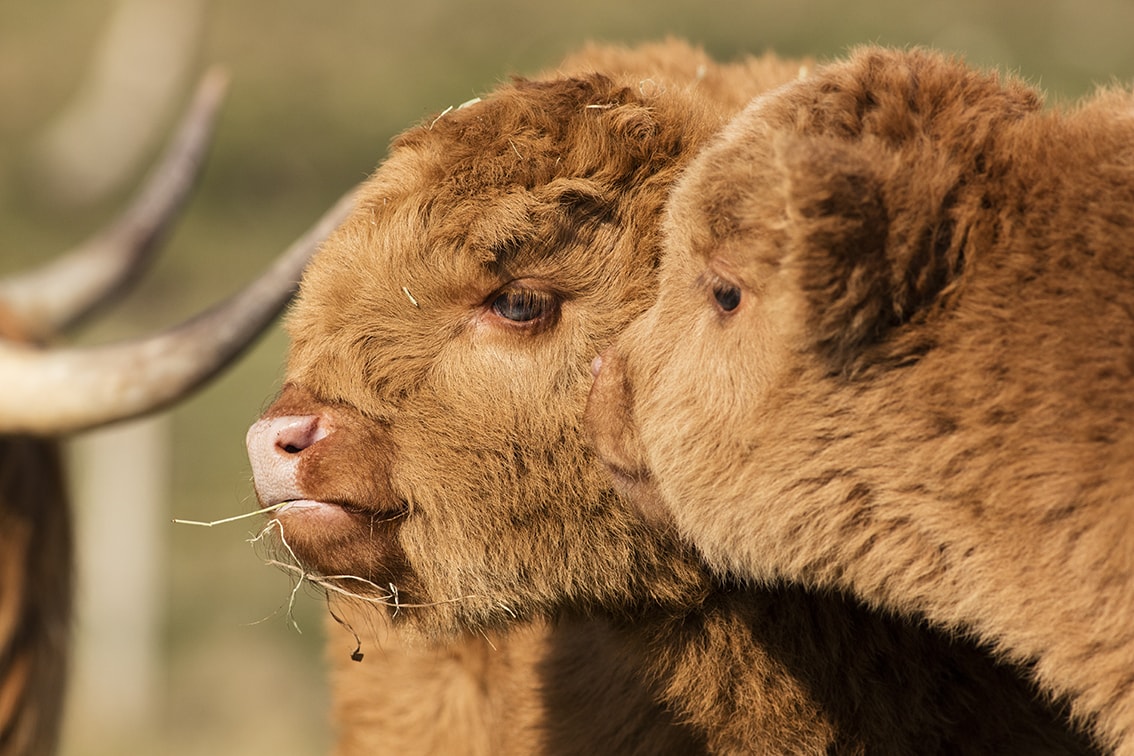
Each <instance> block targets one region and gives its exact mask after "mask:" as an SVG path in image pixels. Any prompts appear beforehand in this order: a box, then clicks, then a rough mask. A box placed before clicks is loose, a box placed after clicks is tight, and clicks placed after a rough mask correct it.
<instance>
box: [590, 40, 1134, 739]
mask: <svg viewBox="0 0 1134 756" xmlns="http://www.w3.org/2000/svg"><path fill="white" fill-rule="evenodd" d="M667 233H668V243H667V256H666V260H665V264H664V268H663V272H662V276H661V279H662V281H661V295H660V297H659V300H658V302H657V304H656V305H655V306H654V307H653V308H652V309H651V310H650V311H649V312H648V313H647V314H646V315H645V316H644V317H643V318H641V319H640V320H639V321H638V322H637V323H635V324H634V325H633V326H632V327H631V328H630V329H628V330H627V332H626V334H625V335H624V337H623V338H622V339H621V340H620V341H619V343H618V346H617V348H616V349H615V350H612V351H611V352H610V353H608V354H606V355H605V356H604V359H603V362H602V370H601V371H600V373H599V376H598V379H597V381H596V384H595V387H594V391H593V394H592V407H591V419H592V421H593V423H594V434H595V440H596V442H597V443H598V444H599V447H600V449H601V450H602V452H603V453H604V455H605V456H606V457H607V458H608V460H609V461H610V462H611V463H612V464H613V465H614V467H615V468H616V469H617V471H618V472H619V474H620V475H621V476H623V477H624V478H625V479H626V480H627V481H632V482H633V483H634V485H635V486H637V488H638V490H639V494H640V499H641V501H642V502H643V504H644V506H645V507H646V511H648V512H651V513H654V515H655V517H656V518H658V519H659V520H660V521H665V522H673V523H674V524H675V525H676V528H677V529H678V531H680V533H681V534H682V535H683V536H685V537H686V538H687V539H689V540H690V541H691V542H693V543H694V544H695V545H697V546H698V547H699V548H700V549H701V550H702V551H703V553H704V554H705V555H706V556H707V557H708V559H709V561H710V562H711V563H712V564H713V565H714V566H715V567H716V568H717V569H718V570H719V571H721V572H722V573H726V574H729V575H737V576H742V577H745V578H748V579H751V580H755V581H758V582H761V583H762V582H764V581H768V580H781V579H790V580H792V581H796V582H798V583H799V584H801V585H804V586H808V587H811V588H822V589H836V590H847V591H850V592H852V593H853V594H854V595H856V596H858V597H861V598H862V599H864V600H866V601H868V602H869V603H871V604H872V605H875V606H879V607H884V608H886V609H889V610H892V611H897V612H901V613H902V614H903V615H905V616H910V617H925V618H926V619H928V620H929V621H930V622H932V623H934V624H935V625H937V626H939V627H941V628H944V629H947V630H955V631H961V632H964V633H968V634H973V635H975V637H977V638H978V639H979V640H981V641H983V642H986V643H990V644H993V646H994V647H995V648H996V650H997V651H998V653H1000V654H1001V655H1003V656H1004V657H1006V658H1008V659H1011V660H1013V661H1015V662H1018V663H1027V664H1029V665H1032V666H1031V668H1032V670H1033V673H1034V677H1035V680H1036V681H1037V682H1038V683H1039V685H1040V686H1041V687H1042V689H1043V690H1045V691H1046V692H1048V693H1049V694H1050V695H1053V696H1057V697H1062V698H1066V699H1067V700H1069V701H1070V703H1071V706H1072V710H1073V712H1074V715H1075V716H1076V717H1077V718H1078V719H1079V720H1080V721H1082V722H1084V723H1086V724H1088V725H1090V726H1091V727H1092V729H1093V731H1094V732H1095V733H1096V734H1097V736H1098V737H1099V740H1100V742H1102V743H1103V744H1105V745H1106V746H1107V747H1113V748H1114V749H1116V752H1117V753H1122V754H1131V753H1134V498H1132V496H1131V484H1132V483H1134V467H1132V466H1131V464H1132V460H1134V97H1132V96H1131V95H1130V93H1128V92H1117V91H1114V92H1102V93H1099V94H1098V95H1096V96H1095V97H1093V98H1091V99H1090V100H1088V101H1086V102H1085V103H1083V104H1082V105H1081V106H1079V107H1077V108H1074V109H1068V110H1056V111H1050V112H1045V111H1043V110H1041V101H1040V98H1039V96H1038V95H1037V94H1036V93H1035V92H1034V91H1033V90H1032V89H1030V88H1029V87H1027V86H1025V85H1024V84H1022V83H1021V82H1019V81H1017V80H1015V79H1012V78H999V77H997V76H995V75H991V74H985V73H980V72H977V71H974V70H972V69H970V68H968V67H966V66H965V65H963V64H962V63H960V62H958V61H955V60H952V59H948V58H945V57H943V56H939V55H936V54H933V53H929V52H925V51H917V50H914V51H888V50H880V49H871V48H867V49H863V50H859V51H857V52H856V53H855V54H854V55H852V56H851V57H850V58H849V59H848V60H846V61H843V62H838V63H833V64H831V65H828V66H824V67H822V68H820V69H819V70H818V71H817V72H816V73H815V74H814V75H813V76H811V77H809V78H807V79H806V80H803V81H801V82H797V83H795V84H792V85H789V86H787V87H785V88H783V89H781V90H778V91H776V92H773V93H771V94H769V95H767V96H765V97H761V98H759V99H757V100H756V101H755V102H754V103H753V104H752V106H750V107H749V108H748V109H747V110H746V111H745V112H744V113H743V114H741V115H740V116H738V117H737V119H736V120H735V121H734V122H733V123H732V124H730V126H729V127H728V128H727V129H726V130H725V131H724V132H723V134H722V137H721V138H720V139H719V140H717V141H716V142H715V143H714V144H713V145H712V146H711V147H709V148H707V149H706V150H705V151H704V153H703V154H702V155H701V156H700V157H699V158H698V160H697V161H696V164H695V165H694V166H692V167H691V168H690V170H689V171H688V173H687V175H686V176H685V178H684V180H683V181H682V183H681V184H680V186H679V187H678V188H677V189H676V190H675V192H674V195H673V198H672V201H671V204H670V207H669V223H668V227H667ZM729 287H736V288H737V289H738V290H739V292H740V295H741V299H740V304H739V306H737V307H736V308H735V309H732V310H731V311H729V310H728V309H727V308H722V307H721V306H720V304H719V301H718V295H719V294H721V293H722V292H727V290H728V289H729ZM724 299H725V300H726V301H727V297H725V298H724Z"/></svg>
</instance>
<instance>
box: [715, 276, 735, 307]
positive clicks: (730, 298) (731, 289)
mask: <svg viewBox="0 0 1134 756" xmlns="http://www.w3.org/2000/svg"><path fill="white" fill-rule="evenodd" d="M713 299H715V300H717V306H718V307H720V308H721V309H722V310H723V311H725V312H732V311H733V310H735V309H736V308H737V307H739V306H740V289H739V288H738V287H736V286H733V285H731V284H726V283H717V284H715V285H714V286H713Z"/></svg>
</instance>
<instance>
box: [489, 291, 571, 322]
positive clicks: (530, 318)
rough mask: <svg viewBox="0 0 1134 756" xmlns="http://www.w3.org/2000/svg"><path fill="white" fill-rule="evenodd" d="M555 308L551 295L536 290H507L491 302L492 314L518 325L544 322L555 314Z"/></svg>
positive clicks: (553, 298)
mask: <svg viewBox="0 0 1134 756" xmlns="http://www.w3.org/2000/svg"><path fill="white" fill-rule="evenodd" d="M556 306H557V303H556V299H555V297H554V296H553V295H551V294H550V293H548V292H546V291H539V290H538V289H526V288H524V289H520V288H517V289H507V290H505V291H503V292H501V293H500V294H498V295H497V297H496V298H495V299H494V300H492V311H493V312H494V313H496V314H497V315H499V316H500V317H502V318H505V319H506V320H511V321H512V322H514V323H519V324H529V323H534V322H537V321H540V320H544V319H546V318H548V317H549V316H551V315H553V314H554V313H555V309H556Z"/></svg>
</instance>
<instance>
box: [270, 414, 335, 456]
mask: <svg viewBox="0 0 1134 756" xmlns="http://www.w3.org/2000/svg"><path fill="white" fill-rule="evenodd" d="M271 432H272V434H273V435H274V445H275V448H276V449H278V450H279V451H281V452H283V453H284V454H299V453H301V452H302V451H304V450H305V449H307V448H308V447H310V446H312V445H313V444H315V443H316V442H317V441H319V440H320V439H322V438H325V437H326V436H327V433H328V431H327V428H326V426H325V425H324V423H323V422H321V420H320V418H319V416H318V415H299V416H285V417H277V418H274V419H273V420H272V421H271Z"/></svg>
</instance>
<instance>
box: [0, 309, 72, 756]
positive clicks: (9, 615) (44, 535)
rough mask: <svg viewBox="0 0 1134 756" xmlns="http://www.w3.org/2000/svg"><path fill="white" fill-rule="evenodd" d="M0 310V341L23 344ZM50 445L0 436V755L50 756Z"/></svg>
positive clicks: (54, 683)
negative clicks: (10, 340)
mask: <svg viewBox="0 0 1134 756" xmlns="http://www.w3.org/2000/svg"><path fill="white" fill-rule="evenodd" d="M23 337H24V333H23V331H22V329H21V328H19V324H18V322H17V321H16V320H15V319H14V318H11V317H8V316H6V314H5V311H4V309H3V308H2V307H0V339H12V340H19V339H23ZM61 467H62V465H61V461H60V458H59V449H58V448H57V445H56V444H55V443H54V442H53V441H51V440H46V439H38V438H30V437H26V436H10V435H4V434H0V754H2V755H3V756H18V755H19V756H22V754H48V753H53V752H54V751H55V748H56V744H57V742H58V739H59V724H60V718H61V716H62V712H63V691H64V681H65V678H66V672H67V646H68V644H67V641H68V638H69V637H70V626H69V623H70V618H71V593H72V579H71V551H72V545H71V515H70V509H69V507H68V504H67V496H66V489H65V486H64V482H63V474H62V469H61Z"/></svg>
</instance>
